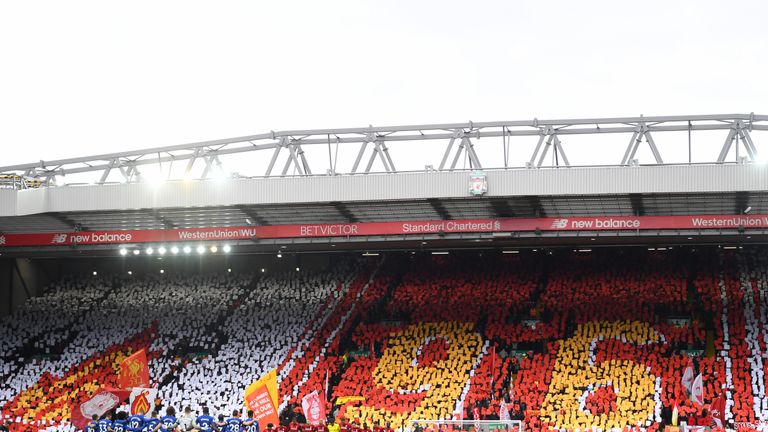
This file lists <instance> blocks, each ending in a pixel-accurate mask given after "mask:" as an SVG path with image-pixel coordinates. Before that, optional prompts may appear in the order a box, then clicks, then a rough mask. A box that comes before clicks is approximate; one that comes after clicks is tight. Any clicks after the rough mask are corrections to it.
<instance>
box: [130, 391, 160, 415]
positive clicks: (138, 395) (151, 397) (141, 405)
mask: <svg viewBox="0 0 768 432" xmlns="http://www.w3.org/2000/svg"><path fill="white" fill-rule="evenodd" d="M156 399H157V389H152V388H141V387H134V388H133V390H131V396H130V398H129V402H128V403H129V405H130V407H131V415H143V416H146V415H147V414H149V413H151V412H152V411H153V410H154V409H155V400H156Z"/></svg>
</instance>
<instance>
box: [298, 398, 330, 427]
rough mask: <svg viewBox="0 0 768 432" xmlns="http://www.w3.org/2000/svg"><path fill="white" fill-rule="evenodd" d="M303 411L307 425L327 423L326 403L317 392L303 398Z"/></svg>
mask: <svg viewBox="0 0 768 432" xmlns="http://www.w3.org/2000/svg"><path fill="white" fill-rule="evenodd" d="M301 409H302V410H303V411H304V417H305V418H306V419H307V424H311V425H319V424H323V423H325V401H324V400H323V397H322V396H320V393H318V392H317V390H315V391H313V392H312V393H310V394H308V395H306V396H304V397H303V398H301Z"/></svg>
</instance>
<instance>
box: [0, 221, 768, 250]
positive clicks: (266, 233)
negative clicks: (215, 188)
mask: <svg viewBox="0 0 768 432" xmlns="http://www.w3.org/2000/svg"><path fill="white" fill-rule="evenodd" d="M766 228H768V215H737V216H734V215H701V216H596V217H567V218H503V219H460V220H428V221H400V222H359V223H342V224H298V225H270V226H239V227H210V228H186V229H169V230H116V231H80V232H55V233H27V234H23V233H18V234H13V233H11V234H2V235H0V247H1V246H6V247H7V246H56V245H78V244H81V245H96V244H121V243H161V242H197V241H227V240H249V239H259V238H265V239H277V238H302V237H355V236H370V235H409V234H417V235H418V234H441V233H472V232H518V231H637V230H651V229H655V230H680V229H694V230H723V229H745V230H749V229H766Z"/></svg>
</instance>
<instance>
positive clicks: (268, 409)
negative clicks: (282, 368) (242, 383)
mask: <svg viewBox="0 0 768 432" xmlns="http://www.w3.org/2000/svg"><path fill="white" fill-rule="evenodd" d="M245 408H246V409H250V410H253V412H254V416H255V420H256V421H258V422H259V430H265V429H266V428H267V424H268V423H272V424H273V425H275V424H279V423H280V419H279V417H278V414H277V369H272V370H271V371H269V372H267V374H266V375H264V376H263V377H261V378H259V379H258V380H256V381H254V382H253V383H251V385H249V386H248V387H246V389H245Z"/></svg>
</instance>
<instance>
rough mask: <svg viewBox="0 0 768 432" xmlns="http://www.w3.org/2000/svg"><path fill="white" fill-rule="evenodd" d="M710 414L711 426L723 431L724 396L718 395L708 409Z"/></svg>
mask: <svg viewBox="0 0 768 432" xmlns="http://www.w3.org/2000/svg"><path fill="white" fill-rule="evenodd" d="M709 411H710V413H711V414H712V426H713V427H719V428H721V429H725V396H723V395H720V396H719V397H718V398H717V399H715V400H714V401H713V402H712V406H710V407H709Z"/></svg>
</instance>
